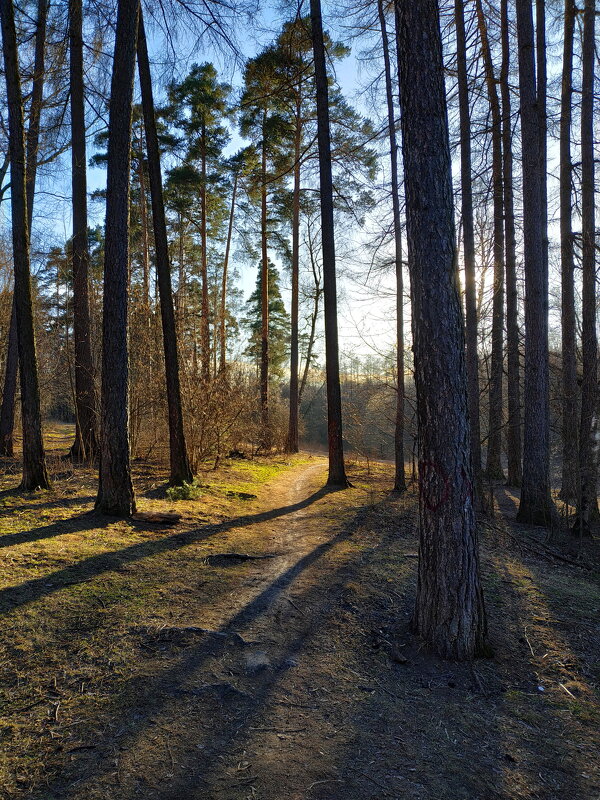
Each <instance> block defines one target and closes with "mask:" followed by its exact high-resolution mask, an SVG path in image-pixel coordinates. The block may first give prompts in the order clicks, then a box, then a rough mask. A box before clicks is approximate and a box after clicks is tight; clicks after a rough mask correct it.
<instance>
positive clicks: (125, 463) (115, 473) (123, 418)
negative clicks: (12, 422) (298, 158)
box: [96, 0, 140, 517]
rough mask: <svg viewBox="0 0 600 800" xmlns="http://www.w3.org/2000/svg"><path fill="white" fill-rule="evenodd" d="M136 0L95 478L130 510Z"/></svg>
mask: <svg viewBox="0 0 600 800" xmlns="http://www.w3.org/2000/svg"><path fill="white" fill-rule="evenodd" d="M139 9H140V3H139V0H119V4H118V11H117V32H116V39H115V51H114V61H113V72H112V81H111V92H110V108H109V126H108V129H109V134H108V162H107V165H108V174H107V182H106V236H105V256H104V302H103V317H102V323H103V325H102V391H101V398H100V424H101V453H100V482H99V488H98V497H97V500H96V507H97V508H98V509H99V510H100V511H102V512H103V513H105V514H111V515H115V516H124V517H127V516H130V515H131V514H132V513H134V512H135V497H134V493H133V484H132V482H131V470H130V454H129V364H128V361H129V355H128V342H127V306H128V267H129V192H130V166H131V119H132V105H133V79H134V73H135V54H136V43H137V33H138V15H139Z"/></svg>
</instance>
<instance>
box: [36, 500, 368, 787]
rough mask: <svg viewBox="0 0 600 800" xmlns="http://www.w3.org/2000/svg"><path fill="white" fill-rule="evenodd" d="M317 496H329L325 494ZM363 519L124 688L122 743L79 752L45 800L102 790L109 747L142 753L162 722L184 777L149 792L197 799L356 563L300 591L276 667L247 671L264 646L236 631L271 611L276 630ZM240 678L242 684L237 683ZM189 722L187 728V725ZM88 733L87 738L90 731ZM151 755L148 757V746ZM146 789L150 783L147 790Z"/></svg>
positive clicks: (113, 723)
mask: <svg viewBox="0 0 600 800" xmlns="http://www.w3.org/2000/svg"><path fill="white" fill-rule="evenodd" d="M317 494H318V495H320V496H322V495H323V491H321V492H319V493H317ZM312 502H314V496H313V500H312ZM307 504H308V503H307V501H303V502H302V503H298V504H295V507H296V508H303V507H306V506H307ZM260 516H261V518H262V519H263V520H264V519H265V518H266V519H273V518H274V514H273V513H272V512H270V513H268V514H262V515H260ZM363 517H364V514H362V513H360V512H359V514H357V515H356V516H355V518H354V520H353V521H352V522H351V523H350V524H349V525H348V526H345V527H344V529H343V530H342V531H340V532H339V533H337V534H335V535H334V536H332V537H331V538H330V539H328V540H326V541H324V542H322V543H321V544H319V545H318V546H317V547H315V548H313V549H312V550H311V551H309V552H308V553H306V554H305V555H303V556H302V557H300V558H299V559H298V560H297V561H296V562H295V563H294V564H292V565H291V566H290V567H289V568H287V569H285V570H284V571H283V572H282V573H281V574H280V575H279V576H277V578H276V579H275V580H274V581H272V582H271V583H269V585H268V586H266V587H265V588H264V589H262V591H259V593H258V594H257V596H256V597H254V598H253V599H252V600H251V601H250V602H248V603H247V604H245V605H244V606H243V607H242V608H241V609H239V610H238V611H237V612H236V613H234V614H233V615H232V616H231V618H230V619H229V620H228V622H227V623H226V624H225V625H224V626H223V627H222V628H221V629H220V630H219V631H218V632H217V635H216V636H215V635H212V636H210V635H209V636H207V637H205V638H204V639H203V640H202V641H201V642H199V643H197V644H195V645H194V646H192V647H189V648H186V650H185V651H184V652H183V654H182V655H181V657H180V658H177V659H176V662H175V663H174V664H173V665H170V666H169V667H168V668H167V669H164V670H162V671H157V672H156V673H154V674H152V675H145V676H144V678H143V680H139V679H133V680H132V681H131V682H130V684H129V685H128V687H127V688H126V689H125V690H124V695H125V696H126V697H127V701H128V707H127V709H126V711H125V712H123V713H122V714H121V713H119V711H116V717H115V718H111V720H110V724H109V727H110V730H111V731H115V730H116V734H115V739H114V741H111V742H110V744H109V743H108V742H105V744H104V747H106V748H107V749H106V750H105V752H103V753H101V754H99V757H98V754H93V755H92V756H90V753H89V752H87V751H86V752H83V753H81V754H78V755H76V756H75V757H74V758H75V763H74V764H73V766H72V767H70V768H69V769H68V776H67V775H66V774H63V775H62V776H61V778H60V779H58V780H57V781H56V782H55V783H54V784H52V785H51V787H49V790H46V792H45V794H44V793H42V794H40V795H39V796H38V797H39V798H40V800H41V797H42V796H43V797H44V799H45V800H49V798H54V797H76V796H77V797H79V796H81V797H83V796H86V792H87V791H88V790H89V789H90V787H99V786H100V784H104V782H105V781H107V782H108V783H109V784H111V783H112V782H113V777H112V773H113V771H114V763H113V762H111V760H110V758H108V752H109V751H112V748H113V747H115V746H116V747H118V748H119V750H120V752H121V753H122V754H123V756H122V758H123V759H124V758H126V756H132V757H134V758H135V756H136V753H137V752H138V749H139V748H140V741H141V740H144V739H146V737H148V736H152V735H153V734H154V732H155V731H156V730H157V726H158V727H159V728H160V729H166V726H169V727H170V726H171V725H173V724H174V725H176V726H179V727H177V729H176V730H173V731H172V733H171V734H170V745H169V747H170V748H171V750H175V751H177V758H178V759H179V760H181V763H180V765H179V762H178V766H177V768H176V767H175V765H174V764H173V765H172V769H175V771H176V773H177V774H175V773H173V774H172V775H171V779H170V780H169V781H168V784H169V788H168V790H165V792H164V793H161V794H159V795H151V794H147V796H148V797H150V796H160V797H164V798H183V797H186V798H188V797H189V798H192V797H194V796H196V795H195V794H193V792H192V789H191V785H192V784H193V781H194V779H195V778H199V772H205V773H206V775H208V774H209V773H210V772H211V767H210V762H212V760H213V759H215V758H218V754H219V753H220V752H225V751H226V750H227V748H228V746H229V744H231V743H233V742H235V741H236V740H237V739H238V738H239V737H240V736H241V731H242V730H243V729H244V728H245V726H246V724H250V721H251V720H252V719H253V718H254V716H255V715H256V714H259V713H261V712H262V710H263V709H264V706H265V703H266V702H267V699H268V697H269V696H270V694H271V693H272V691H273V689H274V687H275V686H277V685H278V683H279V681H280V679H281V678H282V677H283V676H285V675H287V674H288V673H289V671H290V670H291V669H293V659H294V657H295V656H297V654H298V653H299V652H300V651H301V650H302V648H303V645H304V642H305V640H306V638H307V637H309V636H310V635H311V634H312V632H313V631H314V630H315V629H319V628H320V627H321V626H322V625H323V623H324V621H325V620H326V618H327V615H328V611H329V610H330V609H331V607H332V606H333V605H335V603H336V601H337V599H338V597H339V593H340V591H341V587H342V584H343V581H344V579H345V577H346V575H347V571H348V565H344V566H342V567H340V568H338V569H334V570H331V571H329V570H326V571H325V573H324V577H325V581H324V582H322V581H321V580H318V581H316V582H310V583H309V585H308V588H307V589H306V591H303V592H302V593H301V594H299V595H297V596H296V595H295V596H294V597H295V599H294V601H293V605H291V606H288V607H289V608H290V610H291V614H292V617H293V624H292V622H291V621H290V620H289V619H288V623H289V625H290V627H289V638H288V637H286V639H285V640H284V641H283V642H280V643H279V644H278V645H277V646H276V652H275V653H273V652H271V654H270V663H269V666H268V668H265V669H264V670H262V669H259V670H258V671H256V672H254V671H252V672H250V673H248V674H246V670H245V668H244V666H243V664H244V663H245V656H246V654H247V653H250V652H253V651H254V649H255V647H256V646H255V645H252V644H251V643H250V644H248V643H246V644H244V643H243V641H242V640H241V639H240V637H239V636H236V635H234V634H238V633H240V632H242V633H243V634H244V636H248V630H249V629H253V628H254V626H256V625H257V624H259V625H262V621H261V619H262V618H263V617H265V616H266V617H267V618H268V620H269V623H268V625H267V628H266V635H269V634H268V631H272V630H273V627H272V626H271V622H270V620H271V618H270V612H271V611H272V610H273V608H274V607H277V606H278V603H280V602H282V600H283V598H282V596H283V595H284V593H286V592H287V591H288V590H290V589H291V587H292V586H293V585H294V584H295V582H296V581H298V580H299V579H301V578H302V576H303V575H305V574H306V572H307V571H309V570H310V569H311V568H312V567H315V566H316V565H317V564H318V563H320V562H321V561H322V560H323V559H324V558H325V557H326V556H327V555H328V554H330V553H331V552H332V551H333V550H335V548H336V547H337V546H338V545H340V544H341V543H343V542H344V541H346V540H347V539H348V538H349V537H350V536H351V535H352V533H353V531H354V530H355V528H356V525H357V524H359V522H360V520H361V519H363ZM296 601H297V602H296ZM298 603H300V604H301V605H302V606H304V607H308V606H311V605H314V606H315V607H317V606H318V612H317V613H316V614H314V615H312V614H311V615H310V617H309V616H306V615H305V614H304V613H303V612H302V611H300V612H296V611H294V608H295V607H297V605H298ZM240 659H241V664H240ZM219 665H220V667H221V671H223V669H224V670H225V674H227V675H229V678H228V679H225V680H218V681H217V682H216V683H214V684H213V683H211V680H212V679H213V678H214V674H213V673H214V670H215V669H217V668H218V667H219ZM235 673H239V679H238V680H236V679H235V678H233V679H232V677H231V676H232V675H234V674H235ZM221 677H222V676H221ZM234 681H235V682H237V683H238V684H239V686H235V685H234ZM199 682H200V683H199ZM183 720H184V721H185V723H184V727H181V722H182V721H183ZM207 720H210V722H209V727H210V731H211V736H210V737H209V738H210V742H211V743H210V744H207V745H206V748H205V751H204V750H203V751H202V753H201V752H200V750H199V749H198V748H197V747H196V745H197V744H199V738H198V737H204V736H205V734H206V725H207ZM107 733H108V731H107ZM213 733H214V737H213ZM82 735H83V736H85V734H84V733H83V732H82ZM111 738H112V737H111ZM117 741H118V744H116V742H117ZM146 744H147V743H146ZM99 747H102V745H99ZM144 748H145V746H144ZM180 749H183V750H184V751H185V758H184V753H183V752H179V750H180ZM140 752H142V751H141V750H140ZM144 752H145V754H146V755H147V750H146V749H144ZM184 761H185V763H183V762H184ZM179 766H181V769H180V768H179ZM200 767H201V769H200ZM206 775H205V777H204V779H202V781H201V784H202V786H204V788H206V781H207V777H206ZM194 776H195V777H194ZM65 780H67V781H75V782H76V787H77V788H76V789H74V791H73V793H71V792H70V790H69V787H68V786H67V787H65ZM142 783H144V780H143V779H142ZM146 783H147V782H146ZM146 789H148V786H146V788H145V789H144V792H145V791H146ZM140 790H141V784H140V785H138V784H137V783H136V786H135V787H133V786H128V785H126V782H124V781H122V782H121V784H120V785H119V787H118V790H117V793H116V794H115V795H113V796H114V797H117V796H118V797H119V798H128V797H136V796H139V791H140ZM79 792H83V794H79ZM90 796H91V795H90ZM107 796H108V795H107ZM200 796H203V797H206V796H209V795H200Z"/></svg>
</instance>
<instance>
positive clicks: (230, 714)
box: [0, 429, 600, 800]
mask: <svg viewBox="0 0 600 800" xmlns="http://www.w3.org/2000/svg"><path fill="white" fill-rule="evenodd" d="M69 435H70V431H69V430H68V429H61V430H58V429H55V430H53V431H52V436H53V441H54V443H55V445H56V451H55V454H54V457H53V459H52V469H53V472H54V474H55V475H56V476H59V477H58V478H57V479H56V480H55V488H54V490H53V491H52V492H49V493H48V492H40V493H34V494H31V495H17V494H13V493H11V492H10V490H8V491H4V492H2V493H1V494H0V543H1V544H2V551H1V553H2V572H1V574H0V581H1V584H0V608H1V610H2V613H3V623H4V624H3V627H2V634H1V648H2V649H1V656H0V701H1V708H2V710H1V712H0V713H1V716H0V736H1V740H2V746H1V747H0V796H3V797H6V798H26V797H27V798H35V800H58V798H65V799H66V798H69V800H84V798H85V800H100V799H102V800H129V798H138V797H143V798H150V799H152V798H156V800H159V799H160V800H183V799H184V798H185V800H188V798H202V799H203V800H212V798H218V800H234V799H235V800H245V799H246V798H263V799H264V800H276V798H277V800H280V799H282V798H285V799H286V800H288V798H289V800H300V798H306V799H307V800H308V799H309V798H311V799H313V800H314V799H316V798H320V799H321V800H325V799H326V798H327V800H342V799H343V800H354V798H361V800H367V799H368V798H428V799H429V798H432V799H433V798H436V800H437V798H448V800H455V798H465V800H466V799H467V798H469V799H471V798H482V799H483V798H485V800H487V798H511V799H512V798H515V799H516V798H539V800H553V799H554V798H556V800H558V799H559V798H560V799H561V800H562V798H564V797H566V796H569V795H573V796H576V797H581V798H589V799H590V800H592V798H596V797H598V796H599V794H600V767H599V764H600V759H599V758H598V754H599V748H600V740H599V735H598V728H599V724H598V723H599V722H600V702H599V697H598V683H599V682H600V674H599V673H598V663H599V660H600V659H599V656H600V653H599V649H600V648H599V643H598V610H599V608H600V590H599V586H598V571H597V567H598V564H599V563H600V558H599V553H598V548H597V546H596V545H595V543H594V542H593V543H590V544H589V545H587V546H586V547H587V549H586V550H585V552H584V553H583V554H582V556H583V557H584V558H585V560H586V563H587V566H588V567H589V569H585V570H584V569H581V568H580V567H578V566H575V565H570V564H567V563H565V562H560V561H556V560H553V559H552V557H551V556H549V557H547V558H544V557H541V556H540V555H539V554H538V553H536V552H533V551H532V549H531V548H530V547H529V546H528V545H527V543H526V542H525V541H524V544H523V546H522V547H518V546H516V545H515V543H514V537H517V539H518V536H519V529H518V528H516V527H512V526H509V527H508V528H507V529H506V531H507V533H510V534H511V536H512V537H513V538H509V537H507V536H503V535H502V526H503V525H504V523H502V522H501V521H499V520H498V519H496V520H495V521H494V523H493V525H492V526H489V527H488V528H487V529H486V528H485V527H484V530H483V536H482V538H483V542H482V550H483V572H484V579H485V584H486V597H487V605H488V611H489V617H490V624H491V631H490V635H491V641H492V645H493V647H494V649H495V657H494V658H493V659H490V660H486V661H480V662H477V663H476V664H475V665H473V666H469V665H453V664H448V663H443V662H439V661H437V660H436V659H433V658H431V657H430V656H428V655H427V653H426V652H424V650H423V649H422V648H421V646H420V644H419V642H418V641H415V640H414V638H413V637H412V636H411V635H410V633H409V630H408V625H407V621H408V619H409V617H410V611H411V606H412V602H413V598H414V587H415V568H416V558H415V557H414V555H415V553H416V546H417V545H416V540H415V534H416V517H415V515H416V502H415V499H416V498H415V496H414V494H413V493H412V492H409V493H408V494H406V495H405V496H402V497H394V496H389V495H388V493H387V492H388V487H389V485H390V476H391V468H390V467H388V466H385V465H378V464H372V463H371V464H370V465H366V464H364V463H354V464H352V465H351V467H350V473H351V477H352V481H353V484H354V488H353V489H351V490H347V491H344V492H332V493H327V492H324V491H322V490H321V486H322V483H323V478H324V467H325V463H324V461H323V459H320V458H312V459H311V458H309V457H307V456H303V457H299V458H294V459H287V458H277V459H270V460H266V459H263V460H260V461H243V462H239V461H238V462H229V463H225V464H223V465H221V467H220V468H219V470H218V471H216V472H214V471H208V470H207V471H206V472H205V473H204V474H202V475H200V476H199V477H198V483H199V484H200V486H201V496H200V498H199V499H198V500H195V501H187V502H175V501H171V500H168V499H167V498H166V496H165V473H164V469H163V468H162V467H161V466H160V465H158V464H147V463H141V462H140V463H136V464H135V468H136V469H135V472H136V474H135V482H136V488H137V490H138V494H139V505H140V508H141V509H142V510H144V511H150V510H153V511H176V512H177V513H180V514H182V515H183V518H182V521H181V522H180V524H179V525H177V526H176V527H174V528H169V529H161V528H157V527H156V526H152V525H148V524H144V523H136V522H135V521H114V520H110V519H108V518H103V517H100V516H98V515H95V514H91V513H90V508H91V506H92V505H93V497H94V488H95V475H94V474H93V472H91V471H89V470H81V469H79V468H77V469H75V470H72V469H71V468H70V467H68V466H67V465H66V464H65V462H62V461H60V460H59V459H58V452H59V449H60V450H62V451H64V449H65V444H66V443H67V438H68V436H69ZM15 483H16V480H15V476H14V475H12V474H10V473H7V474H5V475H4V477H3V478H2V479H1V480H0V488H3V489H8V487H11V486H14V485H15ZM528 536H533V537H534V538H535V536H536V534H535V532H534V533H532V532H531V530H529V531H528ZM540 541H541V540H540ZM540 546H541V545H540ZM236 554H237V556H236ZM239 555H241V556H245V555H253V556H261V557H264V558H258V559H250V560H247V559H243V558H239ZM539 687H542V688H543V691H541V690H540V688H539Z"/></svg>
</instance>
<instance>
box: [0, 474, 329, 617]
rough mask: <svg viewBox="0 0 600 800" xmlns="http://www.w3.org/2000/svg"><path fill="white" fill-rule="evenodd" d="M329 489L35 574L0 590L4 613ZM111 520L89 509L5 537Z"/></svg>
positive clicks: (257, 520) (281, 512)
mask: <svg viewBox="0 0 600 800" xmlns="http://www.w3.org/2000/svg"><path fill="white" fill-rule="evenodd" d="M329 492H330V490H329V489H328V488H327V487H324V488H322V489H319V490H318V491H317V492H314V493H313V494H311V495H310V496H309V497H307V498H305V499H304V500H301V501H300V502H298V503H293V504H292V505H289V506H283V507H281V508H275V509H272V510H271V511H265V512H262V513H259V514H246V515H244V516H241V517H235V518H233V519H229V520H227V521H226V522H221V523H218V524H216V525H205V526H202V527H201V528H196V529H193V530H190V531H183V532H178V533H174V534H171V535H170V536H167V537H165V538H164V539H157V540H152V541H144V542H139V543H137V544H133V545H130V546H129V547H125V548H122V549H120V550H115V551H113V552H110V553H100V554H99V555H96V556H90V557H89V558H87V559H85V560H84V561H79V562H77V563H76V564H72V565H71V566H69V567H65V568H64V569H60V570H57V571H56V572H52V573H50V574H49V575H44V576H42V577H40V578H32V579H31V580H29V581H26V582H25V583H22V584H19V585H18V586H13V587H8V588H6V589H2V590H0V613H5V614H6V613H10V612H11V611H13V610H14V609H16V608H18V607H19V606H23V605H27V604H28V603H32V602H34V601H36V600H39V599H40V598H42V597H46V596H48V595H51V594H53V593H54V592H56V591H59V590H60V589H61V587H62V586H65V585H72V584H77V583H81V582H83V581H87V580H90V578H94V577H96V576H97V575H100V574H102V573H103V572H108V571H110V570H118V569H120V568H122V566H123V565H124V564H130V563H132V562H134V561H139V560H140V559H143V558H148V557H150V556H155V555H159V554H161V553H166V552H169V551H173V550H179V549H180V548H182V547H186V546H187V545H190V544H193V543H195V542H198V541H202V540H204V539H207V538H209V537H211V536H216V535H218V534H221V533H226V532H227V531H230V530H231V529H233V528H245V527H248V526H250V525H258V524H261V523H264V522H269V521H271V520H273V519H277V518H279V517H283V516H286V515H287V514H293V513H294V512H296V511H300V510H302V509H304V508H307V507H308V506H310V505H312V503H314V502H316V501H317V500H319V499H320V498H321V497H324V496H325V495H327V494H329ZM99 520H100V522H99ZM111 521H114V518H109V517H101V516H99V515H96V514H93V513H88V514H85V515H83V516H82V517H79V518H78V519H77V520H73V521H71V523H70V525H69V523H68V521H67V522H65V523H64V524H65V526H67V525H69V530H68V531H65V530H56V525H45V526H43V527H41V528H36V529H34V530H32V531H26V532H23V533H22V534H9V535H8V537H2V538H6V539H8V540H10V541H6V542H5V546H6V544H9V543H11V544H19V543H21V542H33V541H36V540H38V539H45V538H50V537H52V536H60V535H62V534H63V533H67V532H68V533H74V532H76V531H78V530H79V531H81V530H90V529H93V528H95V527H99V525H102V524H105V525H106V524H109V523H110V522H111ZM15 537H20V538H15ZM0 542H1V540H0Z"/></svg>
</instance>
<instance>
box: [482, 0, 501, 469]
mask: <svg viewBox="0 0 600 800" xmlns="http://www.w3.org/2000/svg"><path fill="white" fill-rule="evenodd" d="M475 5H476V9H477V24H478V27H479V37H480V39H481V53H482V56H483V65H484V70H485V83H486V87H487V94H488V101H489V104H490V110H491V114H492V195H493V204H494V294H493V301H492V363H491V371H490V400H489V423H488V447H487V463H486V468H485V471H486V475H487V477H488V478H489V479H493V480H502V479H503V478H504V471H503V469H502V427H503V423H502V416H503V404H502V382H503V379H504V196H503V187H502V114H501V112H500V101H499V99H498V90H497V88H496V76H495V74H494V65H493V63H492V52H491V49H490V43H489V39H488V32H487V25H486V21H485V16H484V14H483V7H482V5H481V0H476V2H475Z"/></svg>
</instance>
